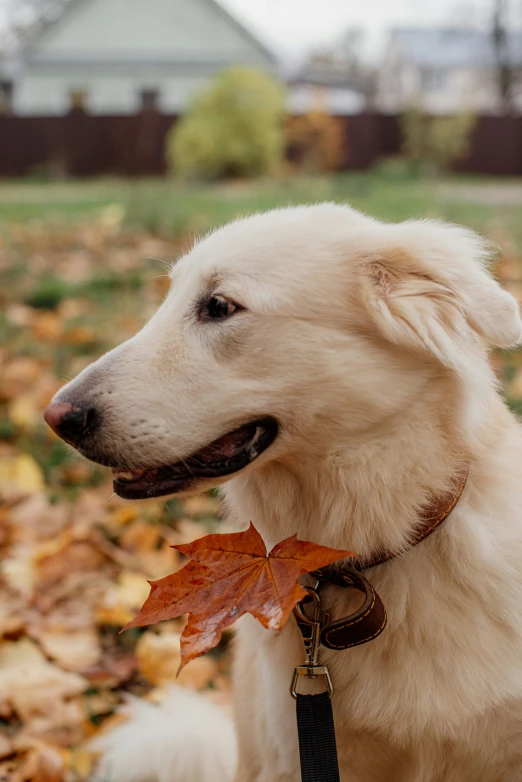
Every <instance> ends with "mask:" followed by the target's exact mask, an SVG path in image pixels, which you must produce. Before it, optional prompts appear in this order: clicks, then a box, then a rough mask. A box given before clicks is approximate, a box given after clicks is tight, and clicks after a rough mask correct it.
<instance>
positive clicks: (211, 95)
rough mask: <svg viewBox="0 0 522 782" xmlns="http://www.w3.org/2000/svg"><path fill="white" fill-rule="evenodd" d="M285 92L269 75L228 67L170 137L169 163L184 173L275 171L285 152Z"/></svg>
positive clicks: (230, 174) (254, 173)
mask: <svg viewBox="0 0 522 782" xmlns="http://www.w3.org/2000/svg"><path fill="white" fill-rule="evenodd" d="M284 113H285V99H284V91H283V88H282V87H281V85H280V84H279V83H278V82H277V81H275V79H273V78H272V77H271V76H269V75H268V74H266V73H264V72H262V71H257V70H255V69H250V68H230V69H228V70H226V71H223V72H222V73H220V74H219V75H218V76H217V77H216V78H215V79H214V80H213V82H212V84H211V85H210V87H209V88H208V89H206V90H205V91H204V92H202V93H201V94H200V95H198V96H197V97H196V99H195V100H194V102H193V103H192V105H191V106H190V107H189V109H188V111H187V113H186V114H185V116H184V117H183V118H182V119H181V120H180V121H179V122H178V124H177V125H175V126H174V128H173V129H172V131H171V133H170V135H169V138H168V140H167V156H168V164H169V168H170V170H171V171H173V172H174V173H175V174H177V175H178V176H181V177H185V178H187V177H193V178H196V177H198V178H217V177H237V176H259V175H262V174H267V173H273V172H274V170H276V169H277V168H278V167H279V165H280V164H281V162H282V159H283V153H284V131H283V119H284Z"/></svg>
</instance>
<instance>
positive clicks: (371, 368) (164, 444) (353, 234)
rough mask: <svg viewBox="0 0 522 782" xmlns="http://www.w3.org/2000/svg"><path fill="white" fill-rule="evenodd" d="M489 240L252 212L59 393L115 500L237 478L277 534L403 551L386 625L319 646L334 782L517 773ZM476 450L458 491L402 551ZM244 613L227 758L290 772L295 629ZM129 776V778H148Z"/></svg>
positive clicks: (519, 606)
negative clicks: (137, 327) (106, 474)
mask: <svg viewBox="0 0 522 782" xmlns="http://www.w3.org/2000/svg"><path fill="white" fill-rule="evenodd" d="M487 259H488V251H487V248H485V245H484V243H483V242H482V240H481V239H479V238H478V237H477V236H476V235H474V234H473V233H471V232H469V231H467V230H465V229H463V228H458V227H454V226H447V225H443V224H441V223H438V222H432V221H420V222H417V221H415V222H413V221H412V222H406V223H401V224H399V225H388V224H383V223H380V222H378V221H376V220H373V219H371V218H369V217H366V216H364V215H362V214H359V213H358V212H356V211H354V210H352V209H350V208H348V207H343V206H336V205H331V204H325V205H320V206H313V207H302V208H297V209H289V210H281V211H274V212H268V213H266V214H261V215H257V216H254V217H251V218H248V219H245V220H240V221H238V222H235V223H232V224H231V225H229V226H227V227H225V228H223V229H221V230H219V231H217V232H216V233H214V234H212V235H211V236H209V237H207V238H205V239H204V240H202V241H200V242H199V243H198V244H197V245H196V246H195V247H194V249H193V250H192V251H191V252H189V253H188V255H187V256H186V257H184V258H183V259H182V260H181V261H180V262H179V263H178V264H177V265H176V266H175V268H174V269H173V271H172V288H171V291H170V293H169V295H168V296H167V298H166V300H165V301H164V303H163V305H162V306H161V307H160V309H159V310H158V312H157V313H156V315H155V316H154V317H153V318H152V320H151V321H150V322H149V323H148V325H147V326H145V328H144V329H143V330H142V331H141V332H140V333H139V334H138V335H137V336H136V337H134V338H133V339H131V340H129V341H128V342H127V343H125V344H124V345H121V346H120V347H118V348H116V349H115V350H113V351H112V352H111V353H109V354H108V355H106V356H104V357H103V358H101V359H100V360H99V361H97V362H96V363H95V364H93V365H92V366H91V367H89V368H88V369H87V370H85V371H84V372H83V373H82V374H81V375H80V376H79V377H78V378H77V379H76V380H74V381H73V382H72V383H70V384H69V385H68V386H66V387H65V388H64V389H63V390H62V391H60V393H59V394H58V396H57V398H56V399H55V400H54V402H53V404H52V405H51V406H50V407H49V408H48V410H47V414H46V415H47V420H48V421H49V423H50V424H51V425H52V426H53V427H54V428H55V429H56V431H58V432H59V433H60V434H61V435H62V436H63V437H64V439H66V440H68V441H69V442H71V443H73V444H74V445H75V446H76V447H77V448H78V450H79V451H80V452H81V453H83V454H84V455H85V456H87V457H88V458H90V459H92V460H94V461H97V462H100V463H102V464H105V465H108V466H111V467H113V468H114V472H115V489H116V491H117V492H118V494H120V495H121V496H123V497H129V498H138V497H145V496H159V495H163V494H172V493H178V492H187V491H195V490H196V491H202V490H204V489H208V488H210V487H215V486H218V485H221V484H222V483H224V482H225V481H228V480H229V479H230V478H232V480H231V481H230V482H229V483H228V484H227V487H226V490H225V497H226V508H227V513H228V516H229V517H230V518H231V519H232V520H234V521H236V522H237V524H238V527H239V528H245V526H246V525H247V523H248V522H249V521H253V522H254V524H255V525H256V527H257V528H258V529H259V531H260V532H261V534H262V535H263V537H264V539H265V542H266V544H267V546H268V547H269V548H270V547H272V546H273V545H274V544H275V543H277V542H278V541H280V540H282V539H284V538H286V537H288V536H289V535H292V534H294V533H296V532H297V534H298V536H299V538H301V539H305V540H312V541H314V542H317V543H320V544H323V545H326V546H333V547H336V548H343V549H349V550H353V551H356V552H358V554H359V555H361V556H363V557H368V556H370V555H371V554H373V553H375V552H376V551H379V550H385V551H390V552H395V551H402V552H403V553H402V555H401V556H399V557H396V558H395V559H393V560H391V561H390V562H388V563H386V564H383V565H380V566H378V567H376V568H374V569H372V570H370V571H369V572H368V574H367V575H368V578H369V579H370V581H371V582H372V583H373V585H374V586H375V588H376V589H377V591H378V592H379V594H380V596H381V598H382V599H383V602H384V604H385V606H386V608H387V611H388V627H387V629H386V630H385V632H384V633H383V634H382V635H381V636H380V637H379V638H377V639H376V640H374V641H372V642H371V643H369V644H367V645H364V646H359V647H357V648H354V649H350V650H347V651H339V652H337V651H329V650H326V649H323V650H322V657H321V659H322V662H323V663H324V664H327V665H328V666H329V669H330V672H331V675H332V679H333V683H334V686H335V693H334V696H333V708H334V714H335V722H336V731H337V742H338V751H339V763H340V767H341V779H342V780H343V782H348V781H350V782H352V781H353V782H517V781H518V780H522V479H521V474H520V469H521V463H522V431H521V429H520V427H519V424H518V423H517V422H516V420H515V418H514V417H513V416H512V415H511V414H510V413H509V412H508V410H507V409H506V407H505V405H504V403H503V401H502V399H501V397H500V396H499V394H498V389H497V384H496V382H495V378H494V375H493V372H492V370H491V368H490V366H489V363H488V356H487V346H488V344H489V345H491V344H492V345H497V346H501V347H510V346H514V345H516V344H517V343H518V342H519V340H520V339H521V335H522V324H521V321H520V317H519V312H518V307H517V304H516V302H515V300H514V299H513V298H512V297H511V296H510V295H509V294H508V293H506V292H504V291H503V290H501V288H500V287H499V286H498V285H497V284H496V282H494V280H493V279H492V278H491V277H490V276H489V274H488V272H487V270H486V268H485V266H486V262H487ZM463 465H469V477H468V482H467V485H466V488H465V490H464V493H463V495H462V497H461V499H460V501H459V502H458V504H457V506H456V508H455V510H454V511H453V513H452V514H451V516H450V517H449V518H448V520H447V521H446V522H445V523H444V524H443V525H442V526H441V527H440V528H439V529H438V530H437V531H436V532H435V533H434V534H433V535H431V537H430V538H429V539H427V540H424V541H423V542H422V543H420V544H419V545H418V546H416V547H415V548H411V549H409V550H408V545H407V541H408V538H409V536H410V534H411V532H412V530H413V529H414V528H415V527H416V525H417V522H418V518H419V512H420V510H421V509H422V507H423V506H425V505H426V504H427V503H429V502H430V500H431V499H432V498H433V497H437V496H439V495H440V494H442V493H443V492H445V491H446V490H448V489H449V488H450V487H451V486H452V485H453V481H454V479H455V476H456V475H458V474H460V473H461V472H462V469H463ZM325 595H326V597H325V601H326V603H327V608H328V610H329V611H330V614H331V615H332V616H333V617H334V618H335V617H341V616H344V615H345V614H346V613H348V609H349V605H348V604H349V601H350V599H351V598H350V594H349V590H342V589H339V588H337V587H334V586H331V587H328V590H327V592H325ZM239 625H240V626H239V630H238V639H237V648H236V671H235V691H236V710H237V715H236V724H237V731H238V737H239V760H238V769H237V772H236V777H235V779H236V780H237V782H298V780H299V779H300V771H299V757H298V748H297V734H296V721H295V706H294V702H293V700H292V698H291V697H290V695H289V692H288V687H289V684H290V680H291V677H292V672H293V669H294V666H296V665H300V664H302V663H303V661H304V657H303V647H302V642H301V639H300V636H299V633H298V630H297V628H296V625H295V623H294V622H293V621H290V622H289V624H288V625H287V626H286V628H285V629H284V630H283V631H282V632H281V633H280V634H276V633H272V632H270V631H267V630H265V629H263V628H262V627H261V625H260V624H258V623H257V622H256V621H255V620H253V619H251V617H246V618H245V619H244V620H242V622H240V623H239ZM172 719H173V720H174V723H175V724H178V725H179V724H182V722H183V718H182V717H179V716H178V720H177V722H176V720H175V719H174V718H172ZM204 730H205V726H203V727H202V739H201V746H200V747H199V748H197V747H195V746H194V745H195V741H194V740H191V741H185V740H182V741H176V739H175V736H173V737H172V738H171V739H170V741H171V745H172V753H173V755H174V757H176V753H178V754H177V757H178V758H180V761H179V766H176V763H175V762H174V761H169V762H170V765H169V768H170V770H171V774H172V776H169V780H170V782H179V781H180V780H181V778H183V775H182V774H181V776H180V773H181V772H179V769H182V768H185V767H186V766H187V764H186V762H185V761H184V760H182V759H181V758H182V756H183V754H184V753H185V754H186V753H188V752H196V753H204V752H205V751H206V744H207V743H208V742H209V741H212V736H211V735H206V736H203V732H204ZM209 731H210V732H211V733H212V729H211V727H209ZM181 735H183V731H181ZM166 741H167V744H168V740H167V739H166ZM144 744H146V740H145V739H144ZM221 748H222V750H223V751H225V750H226V751H227V752H230V753H232V752H233V751H234V749H233V745H232V742H229V744H227V745H226V746H225V744H223V743H221ZM142 752H144V753H146V752H147V748H146V746H144V747H143V748H142ZM154 752H156V751H154ZM152 754H154V753H152V752H151V757H150V762H151V766H150V768H152V766H153V763H154V758H153V757H152ZM156 754H157V753H156ZM127 773H128V777H124V775H123V772H120V775H119V777H118V782H128V780H130V779H133V780H134V779H138V777H137V776H132V773H134V772H133V771H132V769H131V770H129V771H128V772H127ZM194 773H195V772H194ZM198 773H199V772H198ZM149 778H150V779H157V778H159V777H158V776H157V775H156V776H154V773H153V771H150V772H149V776H146V777H145V776H143V777H140V779H149ZM225 778H226V774H225V777H223V779H225ZM190 782H220V780H218V777H217V776H216V774H212V773H211V774H210V775H209V774H208V773H205V772H203V771H202V772H201V774H199V778H198V779H196V776H193V777H192V778H191V780H190Z"/></svg>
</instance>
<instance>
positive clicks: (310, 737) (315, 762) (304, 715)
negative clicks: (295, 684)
mask: <svg viewBox="0 0 522 782" xmlns="http://www.w3.org/2000/svg"><path fill="white" fill-rule="evenodd" d="M296 712H297V732H298V735H299V755H300V757H301V778H302V782H339V764H338V761H337V746H336V743H335V727H334V720H333V712H332V701H331V699H330V695H329V693H327V692H322V693H321V694H320V695H299V694H298V695H297V697H296Z"/></svg>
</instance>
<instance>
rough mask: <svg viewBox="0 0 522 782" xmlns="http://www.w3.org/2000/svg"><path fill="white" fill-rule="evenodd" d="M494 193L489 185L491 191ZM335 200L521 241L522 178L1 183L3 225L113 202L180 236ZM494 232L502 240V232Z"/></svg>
mask: <svg viewBox="0 0 522 782" xmlns="http://www.w3.org/2000/svg"><path fill="white" fill-rule="evenodd" d="M485 187H487V188H495V190H496V191H500V193H501V195H502V188H505V187H508V188H510V189H511V190H513V189H515V190H517V189H518V188H519V189H520V194H521V198H520V199H519V200H518V201H517V202H516V203H510V201H509V199H507V200H506V203H503V202H502V198H501V199H500V202H499V203H496V202H493V203H491V202H490V201H489V200H488V199H484V202H482V203H481V202H480V196H479V198H478V199H477V202H475V201H474V200H470V199H469V198H468V197H467V195H466V193H469V191H470V190H471V191H473V189H474V188H476V189H477V191H478V192H479V193H482V192H484V189H485ZM486 192H487V191H486ZM325 200H332V201H337V202H345V203H346V202H347V203H350V204H352V205H353V206H354V207H356V208H358V209H361V210H362V211H364V212H367V213H369V214H372V215H374V216H376V217H379V218H381V219H384V220H390V221H397V220H405V219H408V218H414V217H439V218H442V219H445V220H450V221H453V222H457V223H462V224H465V225H469V226H472V227H473V228H475V229H477V230H478V231H480V232H481V233H484V234H492V235H495V234H498V233H499V232H500V233H502V231H505V233H506V234H509V235H510V236H511V237H512V238H513V239H514V240H515V242H516V243H517V244H518V245H519V246H522V182H521V181H517V180H510V181H509V183H508V184H507V185H506V182H505V181H504V182H502V181H498V180H488V179H485V178H483V177H476V178H472V177H452V178H448V179H445V180H433V181H431V180H429V181H426V180H424V181H423V180H416V179H408V178H405V177H400V176H393V175H389V174H388V175H386V172H385V170H383V171H381V172H369V173H351V174H342V175H338V176H334V177H314V178H293V179H287V180H266V181H260V182H232V183H229V184H209V185H180V184H178V183H175V182H173V181H171V180H168V179H157V180H152V179H148V180H117V179H106V180H86V181H75V182H50V183H47V184H42V183H32V182H19V181H18V182H16V183H12V182H3V183H1V182H0V227H2V226H3V227H4V228H5V227H6V226H7V225H9V224H13V223H27V222H30V221H64V220H65V221H68V220H71V219H85V220H88V219H90V218H93V217H96V216H97V215H99V214H100V212H101V211H102V210H103V209H104V208H106V207H109V206H111V205H113V204H118V205H120V206H121V207H123V210H124V213H125V222H126V224H127V225H128V226H129V227H132V228H137V229H141V230H143V229H145V230H148V231H152V232H153V233H158V232H159V233H163V234H167V235H175V236H180V235H183V234H185V233H186V232H194V233H199V232H201V231H205V230H207V229H209V228H212V227H215V226H216V225H220V224H222V223H225V222H227V221H229V220H231V219H233V218H234V217H237V216H238V215H245V214H251V213H252V212H256V211H260V210H266V209H270V208H273V207H276V206H277V207H282V206H290V205H294V204H303V203H314V202H317V201H325ZM495 238H501V237H499V236H498V235H496V236H495Z"/></svg>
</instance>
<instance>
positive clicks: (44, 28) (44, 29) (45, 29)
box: [22, 0, 278, 65]
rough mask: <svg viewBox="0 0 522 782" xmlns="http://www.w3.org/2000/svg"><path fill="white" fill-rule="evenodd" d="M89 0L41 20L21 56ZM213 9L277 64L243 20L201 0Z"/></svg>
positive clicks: (74, 1)
mask: <svg viewBox="0 0 522 782" xmlns="http://www.w3.org/2000/svg"><path fill="white" fill-rule="evenodd" d="M90 1H91V0H68V2H67V3H66V5H65V7H64V9H63V11H62V13H61V14H60V15H59V16H58V17H57V18H56V19H52V20H49V21H45V22H43V23H42V24H41V25H40V26H39V27H38V28H37V29H36V30H35V33H34V35H33V36H32V38H31V40H30V41H28V43H27V44H26V46H25V47H24V51H23V55H22V56H23V57H24V58H25V57H27V58H30V56H31V54H32V53H34V52H35V51H36V50H37V49H38V44H39V42H40V41H41V40H43V39H44V38H45V37H46V36H47V35H48V33H50V32H51V31H52V30H53V28H54V27H56V26H57V25H62V24H64V23H66V22H67V21H68V19H69V17H70V16H71V15H72V14H73V13H74V12H75V11H76V10H77V9H78V8H79V7H80V6H82V5H85V4H87V3H89V2H90ZM187 1H188V2H193V0H187ZM201 1H202V2H204V3H206V4H207V5H209V6H212V7H213V9H214V10H215V11H216V12H217V13H218V14H219V15H220V16H221V17H222V18H223V19H225V20H226V21H227V22H228V23H229V24H230V25H232V26H233V27H235V28H236V30H237V31H238V32H239V33H241V35H242V36H243V37H244V38H245V39H246V40H248V41H249V42H250V43H251V44H252V45H253V46H254V47H255V48H257V49H258V50H259V52H260V53H261V54H262V55H263V56H264V57H266V58H268V59H269V60H270V61H271V62H272V63H273V64H274V65H277V64H278V59H277V57H276V56H275V54H274V52H273V51H271V50H270V49H269V48H268V46H266V44H264V43H263V42H262V41H261V40H260V39H259V38H258V37H257V36H256V35H254V33H253V32H251V31H250V30H249V29H248V28H247V27H246V26H245V25H244V24H243V22H241V21H239V20H238V19H237V18H236V17H235V16H234V15H233V14H232V13H231V12H229V11H228V10H226V9H225V8H224V7H223V6H222V5H221V3H220V2H219V0H201Z"/></svg>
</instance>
